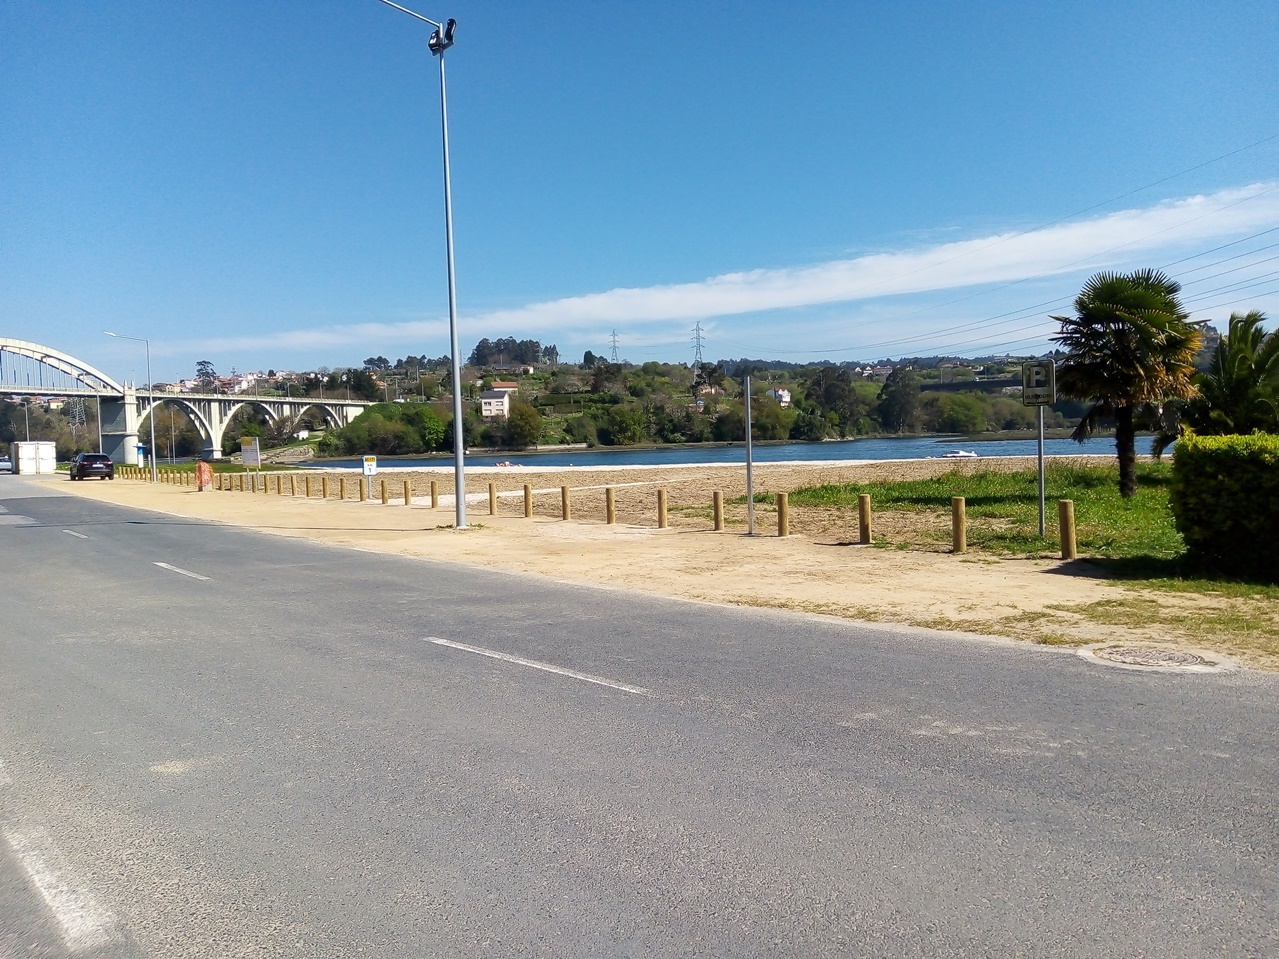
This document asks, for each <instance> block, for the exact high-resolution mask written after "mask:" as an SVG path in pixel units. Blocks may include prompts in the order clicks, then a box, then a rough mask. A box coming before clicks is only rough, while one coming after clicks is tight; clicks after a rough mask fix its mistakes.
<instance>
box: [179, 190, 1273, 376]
mask: <svg viewBox="0 0 1279 959" xmlns="http://www.w3.org/2000/svg"><path fill="white" fill-rule="evenodd" d="M1274 226H1279V182H1266V183H1256V184H1252V185H1250V186H1246V187H1241V188H1236V189H1230V190H1223V191H1220V192H1217V193H1213V194H1208V195H1201V196H1192V197H1185V198H1182V199H1176V200H1168V201H1164V202H1161V203H1158V204H1156V205H1153V206H1149V207H1145V208H1141V209H1132V210H1123V211H1119V212H1116V213H1111V214H1108V215H1105V216H1099V217H1094V218H1091V219H1086V220H1080V221H1076V222H1069V223H1060V224H1056V225H1053V226H1049V227H1046V228H1043V229H1038V230H1031V231H1029V232H1025V233H1008V234H999V235H995V236H987V237H980V238H977V239H970V240H962V241H956V242H949V243H941V244H935V245H931V246H925V247H921V248H918V249H913V250H903V251H897V252H891V253H877V254H870V255H864V256H857V257H854V258H850V259H841V260H834V261H830V262H826V263H819V264H815V265H813V266H809V267H801V268H789V269H758V270H750V271H747V272H741V273H726V274H722V275H720V276H713V277H709V278H707V279H704V280H700V281H697V282H691V283H677V284H669V285H661V286H650V287H639V288H620V289H613V290H608V291H605V292H602V293H591V294H586V295H582V296H571V297H565V298H562V299H557V300H551V301H547V302H542V303H533V304H529V305H528V306H524V307H519V308H515V309H507V310H499V311H494V312H489V313H484V314H479V315H473V316H465V317H463V322H464V324H465V327H466V329H467V331H468V335H469V336H470V337H472V338H476V339H478V338H479V337H481V336H505V335H520V334H528V335H532V336H536V337H538V338H540V339H543V340H554V339H555V338H556V337H557V336H559V337H565V336H569V337H571V336H572V335H573V334H574V333H575V332H577V331H588V330H589V331H592V332H593V333H598V331H599V330H600V329H602V328H611V327H614V326H616V327H622V326H625V327H626V328H627V331H628V336H630V337H631V340H630V342H634V343H637V342H640V341H642V340H643V339H649V340H655V339H657V338H658V336H659V335H660V334H661V333H664V332H667V331H669V330H670V328H671V324H673V323H675V322H680V323H692V322H694V321H696V320H702V321H708V320H712V319H714V318H717V317H718V318H726V317H734V316H742V315H745V314H757V313H764V312H770V311H779V310H795V309H800V308H804V307H809V308H816V307H823V306H827V305H829V304H857V303H866V302H867V301H871V300H878V299H881V298H884V297H900V296H903V295H907V294H935V293H938V292H940V291H945V290H959V289H962V288H971V287H975V286H982V285H989V284H998V283H1012V282H1020V281H1025V280H1028V279H1033V278H1036V277H1046V276H1049V277H1050V276H1055V275H1057V276H1060V275H1066V274H1076V273H1079V272H1081V271H1085V270H1087V271H1091V270H1096V269H1103V268H1123V267H1125V266H1131V265H1138V264H1139V265H1152V264H1151V263H1150V261H1151V260H1154V261H1156V262H1155V264H1154V265H1157V262H1158V261H1160V260H1166V259H1168V258H1175V257H1176V256H1178V255H1182V254H1185V253H1193V252H1198V251H1200V250H1202V249H1205V248H1206V247H1208V246H1211V245H1214V244H1216V243H1219V242H1221V241H1224V240H1226V239H1229V238H1231V237H1238V236H1242V235H1246V234H1249V233H1254V232H1257V231H1259V230H1263V229H1266V228H1269V227H1274ZM1071 289H1072V291H1073V287H1072V288H1071ZM447 329H448V324H447V320H446V319H437V320H430V321H413V322H404V323H380V324H379V323H362V324H357V325H352V326H332V327H326V328H319V329H298V330H289V331H282V332H279V333H274V334H268V335H266V336H255V337H231V338H226V339H215V340H202V341H199V342H198V343H185V344H178V343H175V344H172V348H171V349H170V350H167V351H166V352H178V351H179V350H182V351H186V350H193V351H196V352H218V351H232V350H249V349H251V350H254V351H255V352H260V351H262V350H263V349H270V348H276V349H288V350H298V351H307V352H311V351H314V350H316V349H317V348H321V347H338V346H350V345H354V344H365V345H366V346H367V347H368V348H369V349H375V350H377V351H379V352H385V351H386V350H387V349H388V348H389V347H388V344H398V343H407V342H416V343H420V342H421V341H422V340H423V339H428V338H429V339H432V340H435V339H438V338H439V337H441V336H442V335H445V334H446V333H447ZM645 331H647V333H646V332H645ZM802 332H803V331H802V330H797V331H796V335H802Z"/></svg>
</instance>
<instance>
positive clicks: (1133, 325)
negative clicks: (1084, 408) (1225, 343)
mask: <svg viewBox="0 0 1279 959" xmlns="http://www.w3.org/2000/svg"><path fill="white" fill-rule="evenodd" d="M1180 292H1181V284H1180V283H1178V282H1176V281H1175V280H1172V279H1170V278H1169V277H1167V276H1166V275H1164V274H1163V273H1160V272H1158V271H1156V270H1138V271H1136V272H1135V273H1098V274H1096V275H1095V276H1093V277H1092V278H1090V279H1089V280H1088V282H1087V283H1085V284H1084V288H1083V289H1082V290H1081V291H1080V293H1079V296H1077V297H1076V298H1075V315H1074V316H1054V317H1052V319H1054V320H1057V321H1058V322H1059V323H1060V324H1061V332H1060V333H1059V334H1058V335H1057V336H1054V337H1052V339H1053V341H1054V342H1056V343H1059V344H1061V346H1062V347H1063V349H1064V350H1065V352H1066V357H1065V359H1064V360H1062V361H1060V365H1059V367H1058V373H1057V385H1058V390H1059V392H1060V393H1061V394H1062V395H1063V396H1065V397H1067V398H1069V399H1076V400H1085V401H1087V400H1091V401H1092V406H1091V407H1090V408H1089V409H1088V412H1087V413H1085V414H1084V417H1083V419H1082V420H1080V422H1079V426H1077V427H1076V428H1075V431H1074V433H1073V434H1071V438H1072V439H1074V440H1077V441H1078V442H1080V443H1082V442H1083V441H1084V440H1086V439H1087V438H1088V437H1089V436H1091V435H1092V433H1093V432H1094V430H1096V429H1097V426H1098V424H1099V422H1100V421H1101V420H1102V419H1103V418H1107V419H1109V418H1113V419H1114V421H1115V450H1116V452H1117V454H1118V457H1119V493H1120V495H1122V496H1124V497H1129V496H1132V495H1133V494H1134V493H1135V492H1136V491H1137V452H1136V447H1135V444H1134V440H1135V436H1136V427H1137V423H1138V422H1139V421H1151V420H1156V419H1157V418H1158V417H1159V414H1160V413H1161V412H1162V407H1163V404H1164V403H1166V402H1167V401H1169V400H1189V399H1191V398H1192V397H1194V396H1196V395H1197V391H1196V389H1195V386H1194V384H1193V383H1192V382H1191V377H1192V375H1193V374H1194V371H1195V369H1194V359H1195V354H1196V353H1198V352H1199V347H1200V344H1201V343H1202V342H1203V333H1202V331H1201V329H1200V326H1201V324H1198V323H1190V322H1188V317H1189V315H1190V314H1189V313H1188V312H1187V311H1186V309H1185V307H1184V306H1182V304H1181V300H1180V299H1179V297H1178V294H1179V293H1180Z"/></svg>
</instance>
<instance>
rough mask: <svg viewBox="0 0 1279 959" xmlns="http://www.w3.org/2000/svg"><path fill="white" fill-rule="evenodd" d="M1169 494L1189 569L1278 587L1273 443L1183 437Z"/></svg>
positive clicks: (1278, 449)
mask: <svg viewBox="0 0 1279 959" xmlns="http://www.w3.org/2000/svg"><path fill="white" fill-rule="evenodd" d="M1170 494H1171V496H1170V498H1171V503H1172V512H1173V517H1174V519H1175V520H1176V523H1177V529H1178V530H1179V531H1180V532H1181V536H1182V538H1183V539H1184V540H1185V541H1186V558H1187V559H1188V560H1189V561H1190V562H1191V563H1193V564H1195V565H1197V566H1202V567H1204V568H1206V569H1209V570H1211V571H1214V572H1222V573H1229V574H1233V575H1241V576H1246V577H1248V578H1249V579H1260V580H1264V581H1267V582H1279V436H1274V435H1270V434H1265V433H1254V434H1253V435H1251V436H1196V435H1194V434H1193V433H1188V434H1186V435H1185V436H1183V437H1182V438H1181V439H1179V440H1178V441H1177V449H1176V451H1175V452H1174V453H1173V457H1172V487H1171V489H1170Z"/></svg>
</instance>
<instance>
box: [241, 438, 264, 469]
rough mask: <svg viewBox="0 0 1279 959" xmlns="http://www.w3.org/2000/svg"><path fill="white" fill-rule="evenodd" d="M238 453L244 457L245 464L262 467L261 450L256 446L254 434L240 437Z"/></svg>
mask: <svg viewBox="0 0 1279 959" xmlns="http://www.w3.org/2000/svg"><path fill="white" fill-rule="evenodd" d="M240 455H241V456H242V457H244V465H245V466H256V467H257V468H258V469H261V468H262V450H261V449H260V448H259V447H258V438H257V437H256V436H242V437H240Z"/></svg>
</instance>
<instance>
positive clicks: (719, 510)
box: [711, 490, 724, 533]
mask: <svg viewBox="0 0 1279 959" xmlns="http://www.w3.org/2000/svg"><path fill="white" fill-rule="evenodd" d="M711 512H712V513H714V515H715V532H717V533H718V532H721V531H722V530H723V529H724V494H723V493H721V492H720V491H719V490H716V491H715V492H713V493H711Z"/></svg>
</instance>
